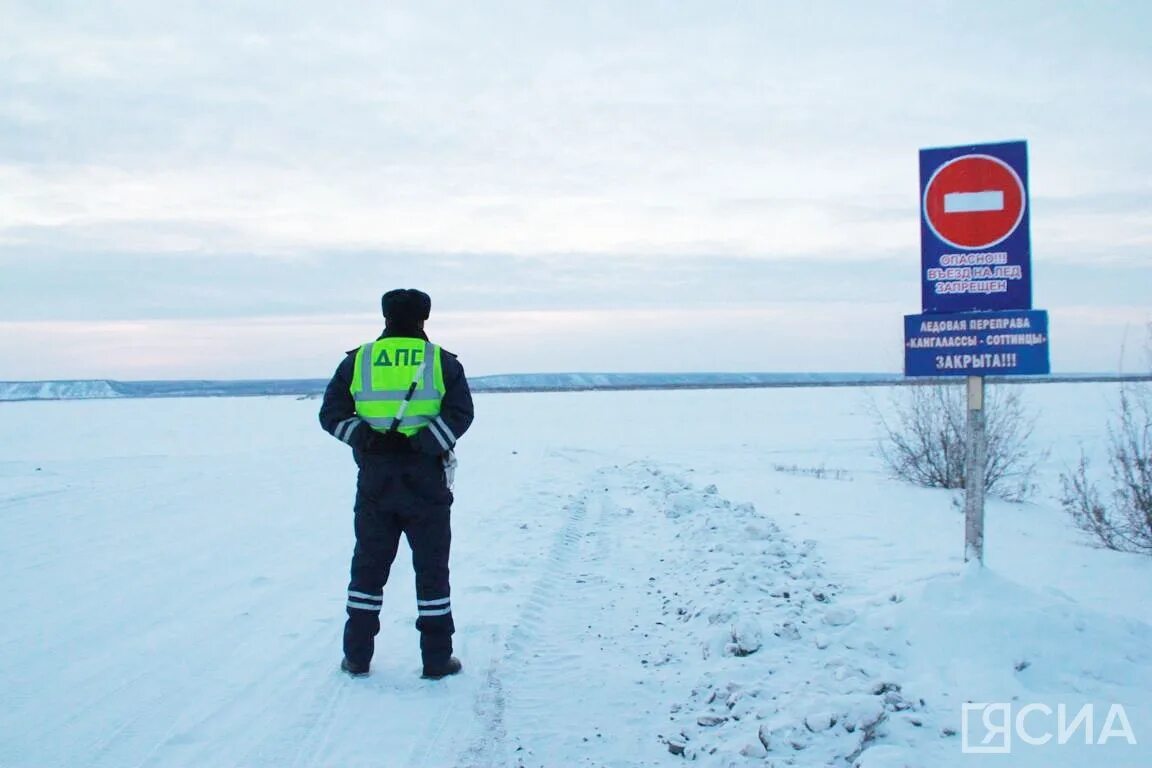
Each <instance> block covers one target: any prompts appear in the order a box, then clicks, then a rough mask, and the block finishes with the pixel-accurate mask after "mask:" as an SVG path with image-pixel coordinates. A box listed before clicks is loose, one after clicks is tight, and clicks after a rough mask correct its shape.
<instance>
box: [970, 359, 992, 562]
mask: <svg viewBox="0 0 1152 768" xmlns="http://www.w3.org/2000/svg"><path fill="white" fill-rule="evenodd" d="M984 427H985V418H984V377H983V376H969V377H968V440H967V445H966V446H965V447H966V450H965V456H964V562H968V561H970V560H975V561H977V562H979V563H980V564H981V565H983V564H984V461H985V456H986V455H987V450H988V446H987V434H986V432H985V428H984Z"/></svg>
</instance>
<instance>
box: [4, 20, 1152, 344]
mask: <svg viewBox="0 0 1152 768" xmlns="http://www.w3.org/2000/svg"><path fill="white" fill-rule="evenodd" d="M10 5H11V6H12V7H8V8H6V9H5V12H4V15H5V23H4V25H2V26H0V50H3V51H4V52H5V61H4V64H5V65H4V67H0V266H2V267H3V269H4V278H5V279H4V280H3V281H0V320H4V321H9V322H15V321H19V322H32V321H44V322H59V321H74V322H79V323H94V324H100V323H108V322H118V323H132V322H136V321H141V320H144V321H147V322H149V323H162V324H163V323H169V324H170V323H176V322H177V321H188V322H189V323H191V325H189V326H187V328H193V327H199V326H198V325H196V324H197V323H201V322H204V323H210V321H211V320H212V319H213V318H215V319H216V320H218V321H219V322H221V323H222V324H223V325H225V326H227V327H233V326H234V325H236V324H237V323H241V322H242V321H244V322H247V321H246V320H244V319H245V318H253V319H254V320H253V322H263V321H264V320H266V319H269V318H274V317H284V318H292V317H313V318H321V317H326V316H328V315H329V314H330V313H332V312H334V311H336V312H348V311H352V309H353V308H355V307H360V306H365V307H367V308H368V310H369V314H371V313H372V312H374V308H375V301H376V293H378V292H379V291H380V290H383V288H384V287H386V286H392V285H398V284H408V285H412V284H417V285H421V286H424V287H426V288H428V289H429V290H430V291H432V292H433V294H434V296H435V297H436V299H437V302H439V304H438V306H442V307H448V308H455V309H459V310H465V311H470V312H472V311H475V312H489V313H491V312H500V311H514V312H540V311H557V312H575V313H577V314H580V313H584V312H587V313H592V314H597V313H605V314H603V316H604V317H613V318H618V317H620V316H619V314H618V313H620V312H629V311H644V312H648V311H651V312H661V311H664V312H669V313H672V314H676V313H695V315H696V319H697V320H698V321H700V322H704V323H708V322H710V320H708V319H707V318H710V317H712V313H713V312H719V313H721V315H722V314H723V312H724V311H728V310H733V309H739V310H743V309H752V308H756V307H758V306H772V305H775V304H778V303H780V302H789V301H792V302H795V303H797V304H798V305H803V306H809V307H813V308H816V307H824V306H827V305H830V304H836V303H837V302H861V303H862V304H864V305H869V304H870V303H872V302H890V303H891V304H892V306H894V307H900V308H901V309H900V310H897V314H899V312H900V311H911V310H913V309H914V308H915V305H916V303H917V300H918V299H917V297H918V288H917V286H916V284H915V281H916V279H917V278H916V269H917V266H916V265H917V263H918V252H919V244H918V242H917V238H918V226H917V209H918V206H917V196H918V195H917V189H916V187H917V159H916V151H917V149H919V148H920V147H925V146H938V145H945V144H959V143H970V142H973V141H984V140H1001V139H1008V138H1016V137H1022V138H1025V139H1027V140H1028V141H1029V147H1030V161H1031V166H1032V167H1031V181H1032V193H1033V198H1032V199H1033V203H1034V205H1033V214H1034V215H1033V219H1032V234H1033V240H1034V259H1033V261H1034V270H1035V279H1036V287H1035V293H1036V295H1037V297H1046V298H1045V300H1048V299H1049V298H1050V299H1052V300H1053V303H1054V305H1057V304H1059V305H1067V304H1068V303H1069V302H1073V301H1075V302H1077V303H1084V302H1089V303H1091V302H1096V303H1097V304H1099V305H1100V306H1107V305H1109V304H1119V305H1124V306H1128V305H1138V304H1139V302H1140V301H1142V300H1143V301H1146V299H1141V298H1134V297H1135V296H1136V293H1137V290H1138V287H1139V286H1142V285H1144V284H1145V283H1146V280H1145V279H1144V278H1143V276H1142V275H1143V273H1142V272H1141V271H1140V270H1141V269H1143V270H1145V271H1146V269H1147V267H1148V259H1149V255H1148V254H1149V247H1150V245H1152V243H1149V235H1148V233H1149V231H1152V228H1150V227H1149V220H1148V206H1147V204H1146V203H1147V202H1148V201H1149V200H1150V199H1152V188H1150V187H1149V182H1148V179H1149V178H1152V143H1149V142H1148V141H1147V138H1146V136H1145V133H1146V131H1145V128H1144V127H1145V126H1146V125H1148V124H1149V121H1150V119H1152V111H1150V108H1149V107H1148V104H1150V103H1152V98H1148V97H1152V84H1150V82H1149V80H1148V79H1147V78H1146V76H1145V74H1144V73H1146V72H1148V71H1150V70H1152V51H1150V49H1149V48H1148V46H1147V41H1146V39H1145V37H1146V35H1145V34H1144V30H1146V29H1147V28H1148V26H1149V22H1150V21H1152V12H1150V11H1149V10H1148V9H1144V8H1129V7H1125V8H1119V7H1110V6H1109V7H1105V6H1092V7H1088V6H1085V7H1083V8H1079V7H1071V6H1060V7H1057V6H1053V5H1052V4H1050V3H1041V2H1038V0H1037V1H1033V0H1029V1H1027V2H1022V3H1012V4H1000V5H984V6H973V5H972V4H971V3H960V2H951V1H946V0H934V1H933V2H912V1H911V0H907V1H904V0H901V1H898V2H894V3H891V4H888V5H884V6H883V7H876V6H869V5H860V4H855V3H840V4H836V5H835V6H834V7H832V8H831V9H830V8H829V7H825V6H813V5H806V4H801V3H791V2H766V3H755V4H746V3H745V4H725V3H721V4H717V3H714V2H703V0H701V1H700V2H685V3H675V4H667V3H663V2H655V0H641V1H640V2H635V3H626V4H621V3H616V2H600V1H598V0H591V1H590V2H586V3H575V4H574V3H559V2H541V3H524V2H511V1H509V2H501V1H499V0H494V2H486V3H483V4H460V3H448V2H443V1H441V0H427V1H426V2H420V3H415V2H395V3H394V2H389V3H370V2H353V3H350V4H344V5H340V6H331V7H329V6H324V7H321V6H316V5H315V4H312V3H305V2H296V1H294V0H287V1H286V2H284V3H279V4H275V5H273V4H266V3H259V2H257V3H234V4H223V5H221V4H213V5H210V6H205V5H204V4H202V3H194V2H190V1H189V2H184V1H177V2H166V3H161V4H157V3H154V2H145V1H144V0H128V1H127V2H117V3H110V2H99V1H97V2H91V3H83V4H65V5H59V4H10ZM1093 270H1095V271H1093ZM1078 296H1079V297H1081V298H1077V297H1078ZM1084 297H1086V298H1084ZM816 311H817V310H816V309H813V312H816ZM485 317H487V318H488V319H489V320H491V319H492V318H493V317H494V316H493V315H485ZM638 322H640V321H639V320H636V322H630V323H627V324H626V325H627V326H628V327H627V329H626V330H625V332H626V333H628V334H633V336H631V337H630V338H638V337H636V336H635V334H636V333H639V332H638V331H634V330H632V329H633V328H634V327H636V323H638ZM124 327H125V328H129V329H131V328H133V327H134V326H131V325H128V326H124ZM149 327H150V328H151V327H156V326H152V325H150V326H149ZM181 327H183V326H181ZM236 327H237V328H240V330H237V331H236V336H235V337H234V338H247V339H251V340H252V342H253V343H257V341H258V340H259V341H261V342H262V341H263V337H259V336H258V334H256V332H255V331H250V330H243V328H246V327H247V326H236ZM260 327H263V326H260ZM571 327H573V328H575V327H582V326H579V324H577V325H573V326H571ZM652 327H653V328H655V327H657V326H655V325H654V326H652ZM690 327H691V326H682V325H674V326H668V327H667V328H665V331H666V332H668V333H672V334H678V333H682V332H684V329H685V328H690ZM164 328H166V329H167V330H168V331H169V332H172V333H177V331H176V330H174V328H175V326H173V325H164ZM137 330H139V329H137ZM125 332H127V331H125ZM140 332H141V333H144V331H140ZM185 332H188V333H191V332H192V331H183V330H182V331H179V333H185ZM145 335H146V336H147V334H146V333H145ZM109 338H111V336H110V337H109ZM605 338H606V340H605V343H607V344H609V346H611V345H612V344H616V343H619V344H625V342H624V341H620V342H617V341H614V340H613V339H611V338H608V337H605ZM741 338H744V337H743V336H742V337H741ZM869 338H875V336H870V337H869ZM541 339H543V337H541ZM553 342H554V340H553ZM8 343H9V344H13V343H15V342H8ZM540 343H541V344H544V345H545V346H547V344H548V343H551V342H545V341H540ZM750 343H751V342H750ZM221 345H222V346H221V351H220V354H221V356H222V358H221V359H223V358H224V357H227V353H226V351H225V350H226V349H231V348H232V343H231V342H230V341H227V340H222V341H221ZM657 347H658V348H660V349H663V350H664V351H665V352H666V353H667V354H668V355H674V352H675V350H674V346H673V345H671V344H667V345H665V344H664V342H661V343H660V344H658V345H656V346H655V347H652V348H657ZM548 348H549V349H550V348H551V347H548ZM646 348H647V347H646ZM826 348H827V349H828V350H829V353H830V354H835V355H840V354H841V353H842V350H839V349H835V348H833V347H831V346H829V347H826ZM7 349H9V350H10V349H11V347H8V348H7ZM576 351H578V350H577V349H576V348H575V347H573V349H572V352H573V353H575V352H576ZM875 352H876V354H883V355H886V354H887V349H885V350H883V351H881V350H880V349H879V348H876V350H875ZM1088 352H1090V350H1088V349H1087V348H1086V350H1085V353H1086V354H1087V353H1088ZM510 354H511V353H510ZM152 359H154V360H159V359H160V358H152ZM205 359H207V358H205ZM228 359H230V360H231V359H232V358H230V357H229V358H228ZM509 359H513V358H509ZM517 359H518V358H517ZM613 359H617V358H613ZM618 359H621V360H623V359H626V356H624V355H621V356H619V358H618ZM633 359H636V358H633ZM669 359H670V360H672V359H675V358H674V357H669ZM834 359H839V357H836V358H834ZM1086 359H1087V358H1086ZM29 364H31V361H29ZM157 364H159V363H157ZM169 364H170V363H168V362H165V363H164V365H166V366H167V365H169ZM818 367H819V366H818Z"/></svg>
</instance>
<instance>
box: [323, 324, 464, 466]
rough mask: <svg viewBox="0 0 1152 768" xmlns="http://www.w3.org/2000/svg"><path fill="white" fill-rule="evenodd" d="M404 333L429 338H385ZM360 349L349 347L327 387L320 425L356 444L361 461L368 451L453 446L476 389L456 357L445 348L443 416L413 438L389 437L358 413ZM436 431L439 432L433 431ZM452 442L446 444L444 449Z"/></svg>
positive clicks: (435, 451) (390, 332)
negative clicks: (355, 377) (355, 385)
mask: <svg viewBox="0 0 1152 768" xmlns="http://www.w3.org/2000/svg"><path fill="white" fill-rule="evenodd" d="M392 336H404V337H406V338H416V339H423V340H424V341H427V340H428V337H427V336H426V335H425V334H424V332H423V331H420V330H416V329H411V328H407V329H403V332H402V333H401V332H398V331H397V329H394V328H391V327H389V328H386V329H385V330H384V333H382V334H380V337H379V338H381V339H384V338H388V337H392ZM359 352H360V350H359V348H357V349H353V350H349V351H348V353H347V355H346V356H345V357H344V359H343V360H342V361H341V362H340V365H339V366H338V367H337V368H336V373H335V374H334V375H333V376H332V380H331V381H329V382H328V387H327V389H325V390H324V403H323V404H322V405H321V406H320V426H322V427H323V428H324V431H325V432H327V433H328V434H330V435H332V436H333V437H336V438H337V439H339V440H343V441H344V442H345V443H347V444H348V445H350V446H352V452H353V455H354V456H355V457H356V463H357V464H359V463H360V461H361V457H362V454H364V453H381V454H387V453H400V454H403V453H420V454H425V455H428V456H440V455H442V454H444V453H445V452H446V450H450V449H451V448H452V447H453V446H454V445H455V444H456V441H457V440H459V439H460V437H461V436H462V435H463V434H464V433H465V432H466V431H467V430H468V427H469V426H470V425H471V424H472V417H473V411H472V392H471V390H470V389H469V388H468V379H467V377H465V375H464V366H462V365H461V364H460V361H459V360H457V359H456V355H454V354H452V353H451V352H449V351H448V350H445V349H441V357H440V365H441V368H442V369H443V371H444V398H443V399H442V400H441V401H440V415H439V417H438V420H437V422H436V424H435V425H434V426H429V427H425V428H424V429H421V430H420V431H419V432H417V433H416V434H415V435H413V436H412V437H411V438H404V437H402V436H401V435H398V434H393V435H391V436H390V438H389V439H385V438H384V436H383V435H382V434H381V433H379V432H377V431H376V430H374V429H372V427H371V426H369V425H368V422H366V421H363V420H361V419H360V418H359V417H358V416H357V415H356V403H355V401H354V400H353V399H352V374H353V371H354V370H355V366H356V355H357V354H358V353H359ZM433 429H435V432H433ZM445 446H447V448H446V447H445Z"/></svg>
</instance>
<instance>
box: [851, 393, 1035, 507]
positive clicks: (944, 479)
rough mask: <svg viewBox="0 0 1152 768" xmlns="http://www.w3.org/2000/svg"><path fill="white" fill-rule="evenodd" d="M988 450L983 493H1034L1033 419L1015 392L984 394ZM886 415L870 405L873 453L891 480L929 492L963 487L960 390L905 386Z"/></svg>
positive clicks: (964, 406)
mask: <svg viewBox="0 0 1152 768" xmlns="http://www.w3.org/2000/svg"><path fill="white" fill-rule="evenodd" d="M984 394H985V398H984V413H985V415H984V419H985V437H986V440H987V451H986V454H985V457H984V490H985V491H986V492H987V493H989V494H994V495H996V496H1000V497H1001V498H1005V499H1008V500H1010V501H1022V500H1024V499H1025V498H1027V497H1028V496H1029V495H1031V494H1032V492H1033V491H1034V490H1035V485H1034V483H1033V482H1032V477H1033V474H1034V473H1035V469H1036V465H1037V463H1038V462H1039V460H1040V458H1042V457H1036V458H1034V457H1033V456H1032V454H1031V452H1030V451H1029V447H1028V441H1029V439H1030V438H1031V436H1032V431H1033V429H1034V427H1035V423H1036V418H1035V416H1034V415H1032V414H1029V413H1027V412H1026V410H1025V408H1024V405H1023V402H1022V401H1021V398H1020V391H1019V390H1017V389H1008V388H1007V387H996V386H990V387H987V388H986V389H985V393H984ZM889 405H890V408H888V409H887V411H888V413H887V414H886V413H885V412H884V411H882V410H881V409H880V408H879V407H876V406H875V404H874V405H873V408H872V416H873V421H874V422H875V423H876V425H877V427H878V429H879V431H880V435H881V436H880V440H879V447H878V453H879V455H880V458H881V460H882V461H883V462H884V464H885V465H886V466H887V467H888V470H889V471H890V472H891V473H892V475H893V476H894V477H897V478H899V479H901V480H907V481H908V482H911V483H915V484H916V485H922V486H925V487H928V488H964V487H965V466H964V465H965V453H966V435H967V428H968V403H967V397H966V393H965V389H964V387H963V386H956V385H948V384H930V385H910V386H906V387H901V388H900V389H899V390H896V391H894V392H893V393H892V395H891V398H890V403H889Z"/></svg>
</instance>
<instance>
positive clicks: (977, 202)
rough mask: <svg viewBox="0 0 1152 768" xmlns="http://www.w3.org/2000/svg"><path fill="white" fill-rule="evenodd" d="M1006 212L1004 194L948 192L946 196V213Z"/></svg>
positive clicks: (998, 191) (993, 190)
mask: <svg viewBox="0 0 1152 768" xmlns="http://www.w3.org/2000/svg"><path fill="white" fill-rule="evenodd" d="M1002 210H1004V192H1003V191H1002V190H999V189H990V190H985V191H984V192H948V193H947V194H945V195H944V213H980V212H982V211H1002Z"/></svg>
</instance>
